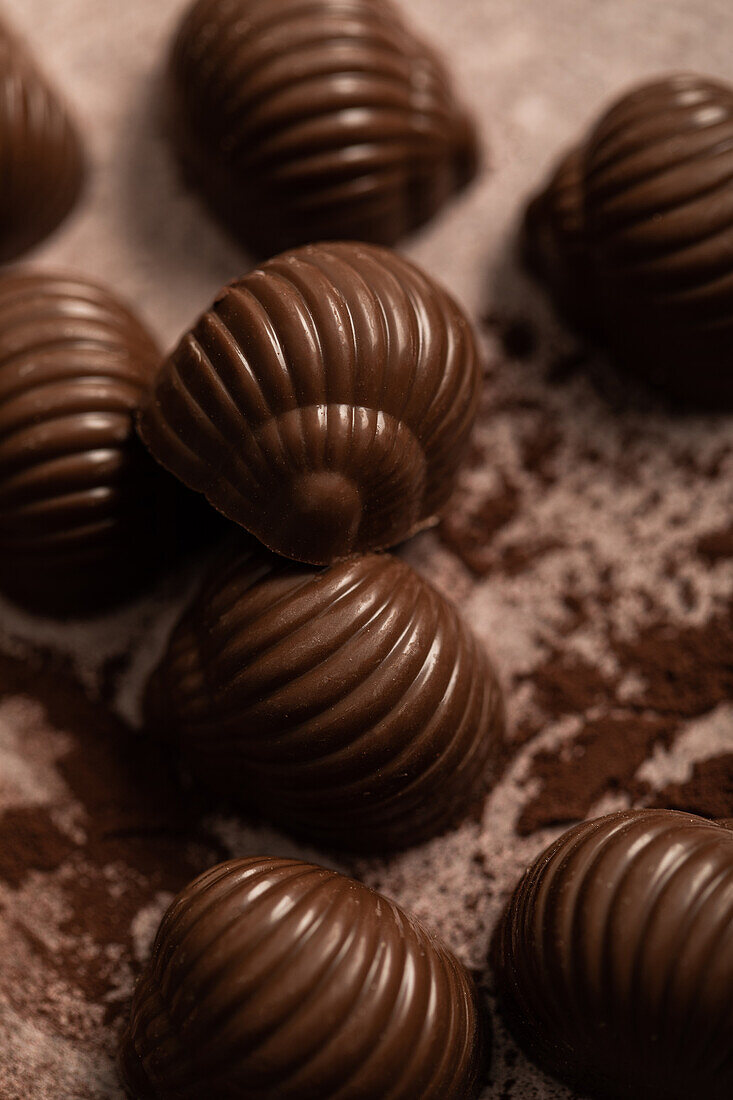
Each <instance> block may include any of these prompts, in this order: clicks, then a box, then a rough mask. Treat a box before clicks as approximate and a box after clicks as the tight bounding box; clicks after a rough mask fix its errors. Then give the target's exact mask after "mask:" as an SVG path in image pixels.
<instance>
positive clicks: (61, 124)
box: [0, 22, 83, 262]
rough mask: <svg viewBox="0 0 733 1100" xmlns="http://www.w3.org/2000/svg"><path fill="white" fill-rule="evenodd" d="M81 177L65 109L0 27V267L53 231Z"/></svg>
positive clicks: (77, 147)
mask: <svg viewBox="0 0 733 1100" xmlns="http://www.w3.org/2000/svg"><path fill="white" fill-rule="evenodd" d="M82 175H83V163H82V151H81V146H80V144H79V138H78V136H77V134H76V130H75V129H74V126H73V124H72V122H71V120H70V118H69V116H68V114H67V111H66V107H65V106H64V104H63V103H62V102H61V100H60V99H59V98H58V97H57V95H56V93H55V91H54V90H53V89H52V88H51V87H50V86H49V85H48V84H47V82H46V80H45V78H44V76H43V75H42V74H41V73H40V72H39V70H38V69H37V68H36V64H35V62H34V60H33V58H32V57H31V56H30V54H29V53H28V51H27V49H26V47H25V44H24V43H21V42H20V41H19V40H18V39H17V38H16V37H15V35H14V34H13V32H12V31H11V30H10V29H9V28H8V27H7V25H5V24H4V23H2V22H0V261H3V262H4V261H6V260H11V259H13V258H14V257H15V256H18V255H20V253H22V252H25V251H26V250H27V249H29V248H31V247H32V245H34V244H37V243H38V242H39V241H41V240H43V238H44V237H46V236H47V235H48V234H49V233H51V232H52V230H54V229H55V228H56V226H57V225H58V224H59V223H60V222H61V221H62V220H63V219H64V218H65V217H66V215H67V214H68V213H69V211H70V210H71V208H72V206H73V205H74V203H75V201H76V199H77V197H78V194H79V190H80V188H81V182H82Z"/></svg>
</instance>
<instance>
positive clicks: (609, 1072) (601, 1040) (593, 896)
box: [497, 810, 733, 1100]
mask: <svg viewBox="0 0 733 1100" xmlns="http://www.w3.org/2000/svg"><path fill="white" fill-rule="evenodd" d="M497 958H498V964H499V975H498V976H499V981H500V988H501V991H502V993H503V997H504V1002H505V1006H506V1009H507V1013H508V1016H509V1019H510V1021H511V1023H512V1025H513V1030H514V1031H515V1032H516V1034H517V1036H518V1037H519V1039H520V1040H521V1041H522V1042H523V1043H524V1044H525V1045H526V1046H527V1048H528V1049H529V1051H530V1053H531V1054H532V1056H533V1057H535V1058H536V1059H537V1061H539V1062H540V1063H541V1064H542V1065H543V1066H544V1067H545V1068H547V1069H548V1070H549V1071H550V1072H552V1073H555V1074H557V1075H558V1076H560V1077H562V1078H565V1079H567V1080H569V1081H571V1082H572V1083H574V1084H576V1085H578V1086H579V1087H580V1088H581V1089H583V1090H584V1095H585V1094H586V1092H587V1093H588V1094H589V1095H592V1096H598V1097H604V1098H609V1100H610V1098H613V1100H618V1098H619V1097H633V1098H634V1100H638V1098H641V1097H644V1100H690V1097H693V1096H700V1097H702V1096H704V1097H706V1100H727V1098H729V1097H730V1096H732V1095H733V832H731V831H730V829H729V828H725V827H721V826H720V825H717V824H715V823H714V822H710V821H706V820H704V819H702V818H698V817H693V816H691V815H689V814H682V813H675V812H673V811H671V810H637V811H625V812H622V813H617V814H611V815H609V816H608V817H603V818H599V819H597V820H595V821H590V822H585V823H584V824H582V825H579V826H577V827H576V828H574V829H570V830H569V831H568V832H566V833H565V834H564V835H563V836H561V837H560V838H559V839H558V840H557V841H555V843H554V844H552V845H551V846H550V847H549V848H548V849H547V851H546V852H545V853H544V854H543V855H542V856H540V858H539V859H538V860H537V861H536V863H535V864H534V865H533V866H532V867H531V868H530V869H529V871H528V872H527V874H526V875H525V877H524V879H523V880H522V882H521V883H520V885H519V887H518V888H517V891H516V893H515V894H514V897H513V899H512V901H511V903H510V906H509V909H508V912H507V915H506V917H505V920H504V924H503V928H502V940H501V942H500V944H499V947H498V955H497Z"/></svg>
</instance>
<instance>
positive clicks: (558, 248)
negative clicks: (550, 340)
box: [525, 75, 733, 404]
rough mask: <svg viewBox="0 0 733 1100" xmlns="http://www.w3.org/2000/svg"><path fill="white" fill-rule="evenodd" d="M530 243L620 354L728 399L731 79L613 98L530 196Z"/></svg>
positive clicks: (649, 88) (732, 288) (711, 399)
mask: <svg viewBox="0 0 733 1100" xmlns="http://www.w3.org/2000/svg"><path fill="white" fill-rule="evenodd" d="M525 245H526V255H527V258H528V261H529V263H530V266H531V267H532V268H533V269H534V270H535V272H537V273H538V274H539V276H540V277H541V278H542V279H543V280H545V281H546V283H547V284H548V287H549V290H550V293H551V294H552V295H553V297H554V299H555V301H556V303H557V305H558V306H559V308H560V309H561V311H562V312H563V313H564V314H565V315H566V316H568V317H569V318H570V320H571V321H572V322H573V323H575V324H576V325H578V326H579V327H580V328H583V329H585V330H589V331H590V332H591V333H592V334H594V335H595V337H596V338H597V339H599V340H600V341H601V342H603V343H605V344H607V345H608V346H609V347H610V348H611V350H612V352H613V353H614V358H615V360H616V361H617V363H618V364H619V365H621V366H623V367H625V368H628V369H629V370H631V371H634V372H636V373H637V374H639V375H640V376H642V377H644V378H646V379H647V380H649V381H651V382H653V383H655V384H657V385H659V386H661V387H664V388H665V389H667V390H668V391H669V392H670V393H672V394H674V395H676V396H678V397H682V398H684V399H686V401H688V402H694V403H696V404H698V403H702V404H711V403H712V404H717V403H720V402H725V403H727V404H730V403H731V402H733V368H731V362H730V360H731V348H732V347H733V88H731V87H729V86H728V85H725V84H721V83H719V82H717V81H713V80H708V79H706V78H704V77H698V76H692V75H677V76H671V77H668V78H666V79H663V80H658V81H655V82H652V83H649V84H645V85H642V86H641V87H639V88H636V89H635V90H634V91H632V92H630V93H629V94H628V95H626V96H624V97H623V98H622V99H620V100H619V101H618V102H617V103H616V104H615V105H614V106H613V107H612V108H611V109H610V110H609V111H608V112H607V113H606V114H605V115H604V116H603V117H602V118H601V120H600V122H599V123H598V124H597V125H596V126H595V127H594V128H593V130H592V131H591V133H590V135H589V137H588V138H587V139H586V141H585V142H583V143H582V145H581V146H579V147H578V148H577V149H575V150H573V151H572V152H571V153H570V154H569V155H568V156H566V157H565V158H564V160H563V161H562V162H561V164H560V166H559V168H558V169H557V171H556V172H555V173H554V174H553V176H552V178H551V180H550V182H549V185H548V186H547V188H546V189H545V191H544V192H543V193H542V194H541V195H540V196H538V198H536V199H535V200H534V201H533V203H532V204H531V205H530V208H529V211H528V214H527V219H526V222H525Z"/></svg>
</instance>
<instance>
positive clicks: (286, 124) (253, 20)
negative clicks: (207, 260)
mask: <svg viewBox="0 0 733 1100" xmlns="http://www.w3.org/2000/svg"><path fill="white" fill-rule="evenodd" d="M169 98H170V114H171V122H172V130H173V136H174V141H175V145H176V149H177V151H178V154H179V157H180V159H181V161H182V163H183V166H184V170H185V172H186V175H187V176H188V177H189V178H190V179H191V181H192V183H193V184H194V185H195V186H196V187H197V188H198V189H199V190H200V191H201V192H202V193H203V195H204V196H205V197H206V199H207V200H208V203H209V205H210V207H211V208H212V209H213V211H214V212H215V213H216V214H217V215H218V216H219V218H220V219H221V220H222V221H223V222H224V223H225V224H226V225H227V226H228V227H229V228H230V229H231V230H233V231H234V232H235V233H236V234H237V235H238V236H239V237H240V239H241V240H242V241H243V242H244V243H245V244H246V245H247V246H248V247H250V248H252V249H254V250H255V252H256V253H257V255H259V256H268V255H272V254H273V253H274V252H279V251H281V250H284V249H286V248H293V247H294V246H296V245H301V244H307V243H308V242H310V241H317V240H323V239H338V238H346V239H350V240H365V241H371V242H372V243H374V244H386V245H392V244H394V243H395V242H396V241H397V240H398V239H399V238H400V237H402V236H404V235H405V234H406V233H408V232H410V231H411V230H413V229H415V228H416V227H417V226H419V225H421V224H422V223H423V222H426V221H428V220H429V219H430V218H432V217H433V215H434V214H435V213H436V212H437V211H438V210H439V209H440V208H441V206H443V204H444V203H445V202H446V201H447V200H448V199H449V198H450V197H451V196H452V195H453V194H454V193H455V192H457V191H459V190H460V189H461V188H462V187H464V186H465V185H466V184H467V183H468V181H469V180H470V179H471V178H472V177H473V175H474V173H475V171H476V164H477V156H478V154H477V139H476V132H475V129H474V126H473V123H472V122H471V120H470V118H469V116H468V114H467V112H466V111H465V110H464V108H463V107H462V106H461V105H460V103H459V102H458V100H457V98H456V95H455V92H454V90H453V88H452V85H451V80H450V78H449V76H448V73H447V71H446V69H445V67H444V65H443V63H442V61H441V59H440V57H439V56H438V54H437V53H436V52H435V51H434V50H432V49H431V48H430V47H428V46H427V45H425V44H424V43H423V42H422V41H421V40H420V39H418V38H416V37H415V35H414V34H413V33H412V31H411V30H409V29H408V27H407V26H406V25H405V23H404V22H403V20H402V17H401V15H400V13H399V11H398V10H397V9H396V8H395V7H394V6H393V5H392V4H391V3H389V0H349V2H348V3H344V2H343V0H311V2H310V3H307V4H304V3H303V2H302V0H277V2H276V3H273V0H197V2H196V3H194V4H193V5H192V6H191V8H190V9H189V10H188V12H187V14H186V15H185V17H184V19H183V21H182V23H181V25H180V28H179V30H178V33H177V35H176V39H175V43H174V46H173V49H172V54H171V60H170V67H169Z"/></svg>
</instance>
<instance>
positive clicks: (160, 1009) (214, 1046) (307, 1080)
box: [120, 858, 489, 1100]
mask: <svg viewBox="0 0 733 1100" xmlns="http://www.w3.org/2000/svg"><path fill="white" fill-rule="evenodd" d="M488 1047H489V1038H488V1034H487V1032H486V1029H485V1025H484V1021H483V1019H482V1013H481V1010H480V1006H479V1001H478V995H477V991H476V988H475V986H474V983H473V981H472V979H471V978H470V977H469V975H468V973H467V971H466V970H465V968H464V967H463V966H462V965H461V964H460V963H459V961H458V960H457V959H456V958H455V956H454V955H452V954H451V952H450V951H448V950H447V949H446V948H445V947H443V945H442V944H441V943H440V942H439V941H438V940H436V939H435V938H434V937H433V936H432V935H431V934H430V933H429V932H427V931H426V930H425V929H424V928H423V927H422V926H421V925H420V924H418V922H417V921H416V920H414V919H413V918H411V917H408V916H407V915H406V914H405V913H404V912H403V911H402V910H401V909H399V908H398V907H397V906H396V905H395V904H394V903H393V902H391V901H390V900H389V899H388V898H385V897H383V896H382V895H381V894H377V893H375V892H374V891H373V890H370V889H369V888H368V887H366V886H363V885H362V884H361V883H359V882H355V881H354V880H353V879H349V878H345V877H344V876H343V875H339V874H337V873H336V872H335V871H328V870H326V869H325V868H323V867H316V866H313V865H311V864H308V863H300V862H299V861H297V860H290V859H262V858H260V859H258V858H248V859H237V860H230V861H229V862H227V863H221V864H219V865H218V866H217V867H213V868H212V869H211V870H209V871H207V872H205V874H203V875H201V876H199V878H197V879H196V880H195V881H194V882H192V883H190V884H189V886H187V887H186V889H185V890H183V891H182V892H181V893H180V894H179V895H178V897H177V898H176V899H175V900H174V902H173V903H172V905H171V906H170V908H169V909H168V912H167V913H166V915H165V916H164V918H163V921H162V923H161V926H160V928H159V930H158V935H157V937H156V940H155V944H154V947H153V954H152V958H151V960H150V962H149V963H148V966H147V968H146V969H145V971H144V972H143V974H142V977H141V979H140V981H139V983H138V985H137V988H136V990H135V997H134V1001H133V1005H132V1014H131V1020H130V1026H129V1030H128V1031H127V1033H126V1035H125V1036H124V1038H123V1042H122V1049H121V1055H120V1066H121V1069H122V1073H123V1078H124V1080H125V1082H126V1085H127V1087H128V1089H129V1092H130V1095H131V1096H133V1097H135V1100H174V1098H175V1100H178V1098H180V1097H184V1096H185V1097H187V1100H228V1098H231V1100H235V1098H237V1100H239V1098H240V1097H247V1100H316V1098H317V1100H417V1098H418V1097H419V1098H420V1100H472V1098H473V1097H475V1096H476V1094H477V1092H478V1089H479V1086H480V1076H481V1072H482V1069H483V1067H484V1064H485V1062H486V1061H487V1060H488Z"/></svg>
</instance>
